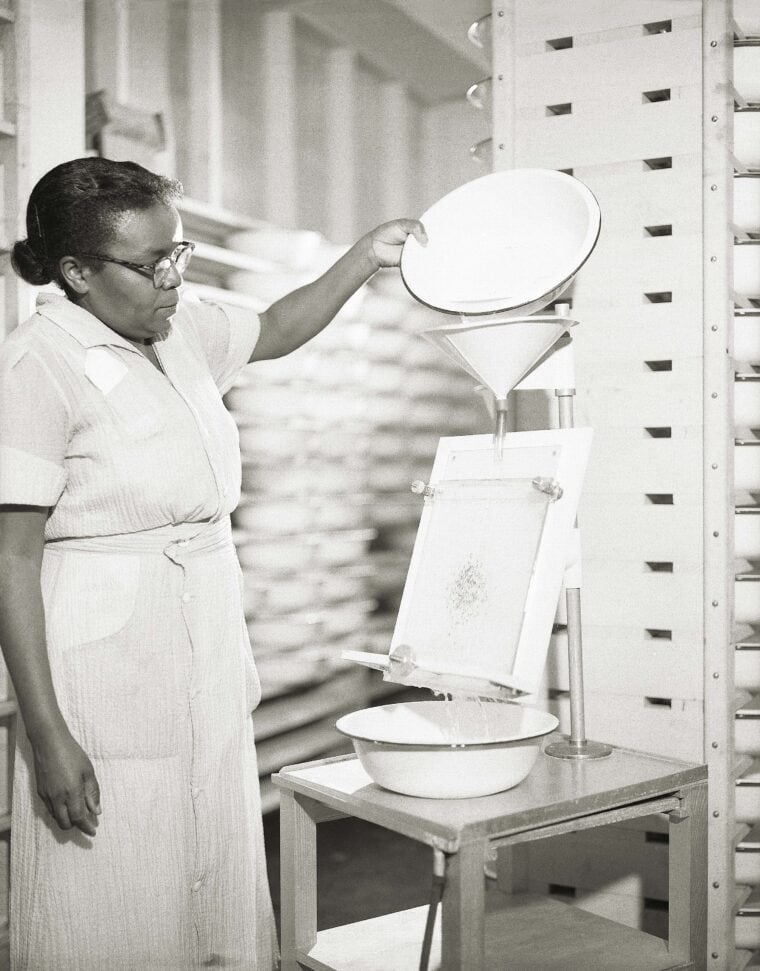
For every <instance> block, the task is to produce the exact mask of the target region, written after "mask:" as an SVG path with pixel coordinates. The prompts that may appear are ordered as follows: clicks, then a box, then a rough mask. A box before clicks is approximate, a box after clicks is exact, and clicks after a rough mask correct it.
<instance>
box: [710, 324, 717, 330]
mask: <svg viewBox="0 0 760 971" xmlns="http://www.w3.org/2000/svg"><path fill="white" fill-rule="evenodd" d="M717 329H718V325H717V324H713V325H712V327H711V328H710V330H717Z"/></svg>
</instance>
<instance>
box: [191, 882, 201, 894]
mask: <svg viewBox="0 0 760 971" xmlns="http://www.w3.org/2000/svg"><path fill="white" fill-rule="evenodd" d="M202 886H203V881H202V880H196V881H195V883H194V884H193V891H194V892H195V893H198V891H199V890H200V889H201V887H202Z"/></svg>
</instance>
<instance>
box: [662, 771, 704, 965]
mask: <svg viewBox="0 0 760 971" xmlns="http://www.w3.org/2000/svg"><path fill="white" fill-rule="evenodd" d="M679 796H681V797H682V799H683V805H682V809H681V810H680V811H677V812H673V813H671V814H670V826H669V827H668V831H669V834H670V839H669V843H670V854H669V855H670V861H669V862H670V868H669V901H670V903H669V908H668V912H669V917H668V950H669V951H670V952H671V954H672V955H673V958H674V960H675V959H677V960H679V961H683V962H684V963H686V962H688V961H691V962H692V966H693V967H694V968H695V969H697V971H699V969H703V968H705V967H706V966H707V783H706V782H704V783H700V784H699V785H696V786H693V787H690V788H688V789H685V790H684V791H683V792H682V793H679Z"/></svg>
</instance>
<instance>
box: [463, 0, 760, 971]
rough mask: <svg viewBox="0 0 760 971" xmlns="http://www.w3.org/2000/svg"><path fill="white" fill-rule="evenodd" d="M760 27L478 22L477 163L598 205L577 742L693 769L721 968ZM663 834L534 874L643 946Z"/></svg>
mask: <svg viewBox="0 0 760 971" xmlns="http://www.w3.org/2000/svg"><path fill="white" fill-rule="evenodd" d="M758 19H759V18H758V14H757V13H756V12H753V7H752V5H750V4H747V3H743V2H741V0H737V2H736V3H735V4H733V5H732V3H731V2H730V0H637V2H633V3H628V4H603V3H598V2H595V0H583V2H580V3H576V4H570V5H569V4H566V3H561V2H557V0H538V2H530V3H528V2H527V0H495V2H494V3H493V4H492V11H491V14H490V17H488V18H484V19H483V21H481V22H480V23H479V26H478V27H476V28H473V35H474V39H475V40H476V41H479V42H480V43H484V44H486V45H488V44H489V43H490V49H491V54H492V73H491V77H490V78H489V79H486V80H484V81H481V82H480V83H479V84H478V85H477V89H478V92H479V93H478V95H476V97H475V99H474V100H475V102H476V103H479V104H481V105H483V106H484V107H486V108H490V110H491V112H492V120H493V131H492V139H491V141H490V144H488V145H486V146H484V145H483V144H481V145H480V146H474V148H473V154H474V155H475V156H476V158H477V157H480V158H481V159H482V158H483V157H484V156H485V155H486V154H487V151H488V149H490V154H491V158H490V159H488V161H491V162H492V165H493V168H495V169H499V168H509V167H521V166H527V167H532V166H538V167H546V168H557V169H561V170H564V171H568V172H571V173H572V174H574V175H576V176H577V177H578V178H580V179H581V180H582V181H583V182H585V183H586V184H587V185H588V186H589V187H590V188H591V189H592V191H593V192H594V193H595V194H596V195H597V197H598V198H599V201H600V204H601V207H602V213H603V220H602V236H601V238H600V242H599V244H598V246H597V250H596V252H595V254H594V256H593V257H592V258H591V260H590V261H589V263H588V264H587V266H586V267H585V268H584V270H583V271H582V273H581V274H580V275H579V277H578V278H577V280H576V283H575V285H574V287H573V289H572V291H571V293H570V299H571V302H572V313H573V316H574V317H576V318H577V319H579V320H580V321H581V326H580V327H579V328H578V329H577V336H576V337H574V342H575V345H576V360H577V372H578V379H579V380H578V394H577V398H576V414H577V421H578V424H579V425H583V424H589V425H591V426H593V427H594V429H595V444H594V457H593V460H592V464H591V467H590V469H589V473H588V476H587V480H586V486H585V489H584V501H583V503H582V506H581V511H580V514H579V515H580V520H581V522H582V524H583V537H584V578H583V586H584V590H583V602H584V662H585V665H584V666H585V680H586V714H587V729H588V733H589V736H590V737H593V738H598V739H600V740H604V741H607V742H612V743H614V744H620V745H625V746H629V747H632V748H636V749H640V750H645V751H651V752H656V753H658V754H660V755H669V756H672V757H676V758H682V759H685V760H689V761H693V762H706V763H707V764H708V766H709V772H710V796H709V810H710V813H709V821H710V833H709V840H708V844H709V884H708V886H709V912H708V958H709V962H710V967H714V968H733V967H743V966H745V965H746V964H747V962H748V961H754V959H753V958H752V956H751V950H753V949H754V948H757V947H760V926H758V925H760V919H758V918H760V905H758V902H757V901H758V899H759V895H758V885H759V884H760V867H758V864H757V862H756V861H758V860H760V856H758V855H757V850H759V849H760V839H759V838H758V837H759V836H760V827H758V826H757V822H758V816H760V804H758V795H759V794H760V787H759V786H758V781H759V780H760V772H758V763H757V761H753V759H756V757H757V756H758V755H760V736H758V734H757V727H758V726H760V720H758V702H757V700H756V695H757V692H758V689H760V671H758V664H757V661H756V658H757V653H756V652H757V650H758V648H760V637H758V627H757V625H758V623H760V600H758V590H760V587H758V585H757V581H758V580H760V571H759V570H758V565H757V562H756V561H757V559H758V557H760V543H759V542H758V535H757V528H756V526H755V524H756V523H757V522H758V520H757V518H756V516H757V513H758V499H759V498H760V465H758V458H760V451H759V450H758V449H757V446H758V445H759V444H760V433H758V430H757V429H758V425H760V420H759V419H758V415H757V411H758V406H757V405H756V404H755V403H754V401H753V399H752V396H751V394H749V393H748V390H747V389H749V390H750V391H751V390H755V391H756V386H755V387H753V385H754V382H755V381H756V380H757V376H758V370H759V367H758V363H757V362H758V361H760V346H758V340H757V329H756V328H757V315H758V313H760V310H758V306H760V300H758V294H760V281H759V280H758V274H759V268H758V260H757V253H758V251H757V249H756V246H755V244H756V243H757V241H758V236H759V231H760V201H759V199H758V194H757V187H758V185H760V183H759V182H758V176H759V175H760V171H758V169H760V124H758V123H759V122H760V114H758V108H759V107H760V104H758V102H760V93H758V91H757V86H758V78H760V50H757V45H758V39H757V35H760V23H758ZM489 38H490V41H489ZM739 58H741V62H739ZM755 58H756V59H755ZM735 59H736V61H737V64H736V70H735V63H734V62H735ZM753 79H754V80H753ZM742 87H743V88H744V90H742ZM471 100H473V99H472V98H471ZM563 299H564V298H563ZM735 334H736V341H737V343H738V345H739V346H740V348H741V350H740V351H739V355H740V356H739V358H738V361H739V363H737V356H736V352H735V350H734V346H735V336H734V335H735ZM515 397H516V401H515V406H514V410H515V413H516V415H517V427H518V428H529V427H542V425H545V424H546V423H547V418H548V416H549V415H551V413H552V410H553V409H552V405H551V403H550V402H549V401H548V400H546V399H545V398H543V397H540V396H539V397H536V396H535V395H534V396H533V397H532V399H526V398H525V397H523V398H520V397H519V395H516V396H515ZM755 397H756V394H755ZM735 402H736V410H737V417H741V416H742V415H743V416H745V421H744V425H745V426H748V427H744V428H740V427H736V428H735V425H736V424H737V422H736V418H735V414H734V410H735ZM737 543H738V544H739V545H738V546H737V545H736V544H737ZM737 553H738V554H739V557H740V558H739V560H738V561H737V560H736V555H737ZM561 619H562V618H561V617H559V616H558V621H559V620H561ZM554 640H555V645H554V646H555V649H556V652H555V654H554V657H553V659H552V661H550V664H549V679H548V695H549V699H550V705H552V706H553V707H554V708H555V709H556V710H557V712H558V713H559V714H560V716H561V717H562V719H563V721H564V722H565V725H567V716H568V711H567V689H568V683H567V673H566V670H565V663H564V655H565V645H564V632H563V630H562V628H561V625H559V624H558V626H557V628H556V634H555V638H554ZM734 646H736V648H737V650H738V653H736V652H735V651H734ZM735 653H736V656H737V658H738V659H739V663H738V678H737V680H736V681H735V677H734V655H735ZM735 783H736V784H737V786H738V788H737V786H735ZM735 792H738V793H739V813H738V816H737V811H736V808H735ZM753 824H754V828H753ZM666 840H667V837H666V836H665V834H664V830H663V827H662V820H661V819H659V818H658V817H650V818H649V819H647V820H646V821H645V823H644V824H643V825H638V824H637V825H636V826H634V827H628V826H620V827H614V828H610V830H609V831H608V832H606V833H602V834H597V835H595V836H590V835H589V836H585V835H583V834H577V835H575V836H572V837H562V838H560V839H559V840H547V841H544V842H543V843H542V844H541V845H536V847H535V848H534V849H532V850H531V853H530V856H529V858H528V860H527V868H528V869H527V872H528V874H529V875H528V877H527V883H528V885H529V886H530V887H531V889H539V888H540V889H542V890H546V889H548V890H549V891H550V892H553V893H555V894H557V895H558V896H560V897H561V896H565V897H572V898H574V899H575V902H576V903H578V904H579V905H580V906H582V907H585V908H586V909H589V910H592V911H595V912H596V913H599V914H603V915H606V916H610V917H614V918H616V919H619V920H625V921H626V922H629V923H631V924H633V925H635V926H642V927H644V928H646V929H649V930H652V931H654V932H656V933H657V932H659V931H661V930H662V929H663V927H664V924H665V921H666V911H667V907H668V902H667V897H668V891H667V869H666V865H665V859H666V853H667V847H666V846H665V845H664V843H665V842H666ZM737 943H738V944H739V945H741V946H740V947H739V948H738V949H737V947H736V945H737Z"/></svg>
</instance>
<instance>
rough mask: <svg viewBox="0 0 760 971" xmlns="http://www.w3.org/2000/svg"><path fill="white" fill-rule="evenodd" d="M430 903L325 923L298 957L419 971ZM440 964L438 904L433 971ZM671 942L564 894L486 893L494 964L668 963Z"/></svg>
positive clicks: (647, 970) (642, 968) (307, 962)
mask: <svg viewBox="0 0 760 971" xmlns="http://www.w3.org/2000/svg"><path fill="white" fill-rule="evenodd" d="M426 917H427V907H415V908H414V909H413V910H404V911H400V912H399V913H396V914H386V915H384V916H382V917H373V918H371V919H370V920H364V921H359V922H357V923H355V924H346V925H344V926H342V927H333V928H331V929H329V930H325V931H320V932H319V934H318V935H317V943H316V944H315V946H314V947H313V948H312V949H311V950H310V951H309V953H308V954H306V953H303V952H299V953H298V954H297V960H298V964H299V965H300V966H301V967H302V968H309V969H312V971H417V968H418V967H419V960H420V953H421V950H422V938H423V934H424V929H425V919H426ZM440 967H441V929H440V909H439V913H438V920H437V922H436V928H435V933H434V936H433V945H432V948H431V954H430V966H429V971H439V969H440ZM691 967H692V965H691V964H682V963H679V962H678V961H674V960H673V958H672V956H671V955H670V954H669V953H668V948H667V942H666V941H663V940H662V939H661V938H659V937H653V936H652V935H651V934H646V933H644V932H643V931H639V930H635V929H634V928H631V927H626V926H624V925H622V924H616V923H615V922H613V921H611V920H607V919H606V918H604V917H597V916H596V915H595V914H590V913H588V912H587V911H584V910H580V909H579V908H577V907H573V906H571V905H568V904H564V903H561V902H560V901H556V900H551V899H548V898H545V897H534V896H529V895H514V896H506V895H505V894H502V893H499V892H498V891H491V892H490V893H489V894H488V896H487V912H486V958H485V964H484V968H485V969H489V971H595V969H596V971H599V969H604V971H665V969H683V968H691Z"/></svg>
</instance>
